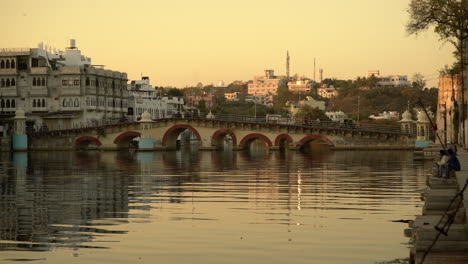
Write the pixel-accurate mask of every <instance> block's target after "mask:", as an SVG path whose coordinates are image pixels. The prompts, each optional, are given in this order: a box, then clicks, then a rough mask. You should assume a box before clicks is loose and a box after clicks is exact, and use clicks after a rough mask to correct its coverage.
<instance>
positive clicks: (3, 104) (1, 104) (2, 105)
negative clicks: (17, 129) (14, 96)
mask: <svg viewBox="0 0 468 264" xmlns="http://www.w3.org/2000/svg"><path fill="white" fill-rule="evenodd" d="M0 107H1V108H5V101H4V100H3V99H2V102H1V103H0Z"/></svg>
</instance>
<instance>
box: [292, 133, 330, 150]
mask: <svg viewBox="0 0 468 264" xmlns="http://www.w3.org/2000/svg"><path fill="white" fill-rule="evenodd" d="M310 141H322V142H324V143H326V144H327V145H329V146H333V142H331V141H330V140H329V139H328V138H327V137H325V136H321V135H307V136H305V137H303V138H302V139H301V141H299V143H298V144H297V147H298V148H302V147H303V146H304V144H306V143H308V142H310Z"/></svg>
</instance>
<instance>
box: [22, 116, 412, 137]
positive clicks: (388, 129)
mask: <svg viewBox="0 0 468 264" xmlns="http://www.w3.org/2000/svg"><path fill="white" fill-rule="evenodd" d="M206 116H207V114H206V113H203V114H199V115H190V114H189V115H187V114H184V115H174V116H172V117H164V118H158V119H153V121H158V120H167V119H184V120H187V119H189V120H195V119H197V120H216V121H224V122H226V121H228V122H239V123H251V124H280V125H287V126H296V127H304V128H318V129H330V130H331V129H333V130H336V129H339V130H346V131H363V132H377V133H392V134H403V133H402V132H401V129H400V127H399V126H390V125H380V124H369V123H359V124H354V123H353V124H345V123H339V122H334V121H316V120H309V121H307V122H298V121H296V120H294V119H289V118H280V119H278V120H275V119H273V120H271V119H267V118H265V117H253V116H245V115H238V114H236V113H229V114H216V115H214V116H213V117H212V118H208V117H206ZM132 123H135V121H130V120H128V119H102V120H93V121H88V122H80V123H74V124H73V125H72V126H71V127H63V126H56V127H50V128H49V127H47V126H42V127H37V128H34V129H33V130H32V131H29V133H46V132H51V131H66V130H75V129H93V128H99V127H106V126H113V125H126V124H132Z"/></svg>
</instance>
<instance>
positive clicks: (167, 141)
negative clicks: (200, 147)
mask: <svg viewBox="0 0 468 264" xmlns="http://www.w3.org/2000/svg"><path fill="white" fill-rule="evenodd" d="M187 129H188V130H190V131H191V132H192V133H193V134H194V135H195V137H196V138H197V140H198V144H201V142H202V139H201V136H200V133H198V131H197V130H196V129H195V128H193V127H192V126H191V125H174V126H172V127H170V128H169V129H168V130H167V131H166V133H164V136H163V138H162V142H161V144H162V145H163V146H166V147H173V148H175V147H177V138H178V137H179V135H180V133H182V132H184V131H185V130H187Z"/></svg>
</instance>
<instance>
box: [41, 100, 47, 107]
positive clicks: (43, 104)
mask: <svg viewBox="0 0 468 264" xmlns="http://www.w3.org/2000/svg"><path fill="white" fill-rule="evenodd" d="M42 107H46V105H45V99H42Z"/></svg>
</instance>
